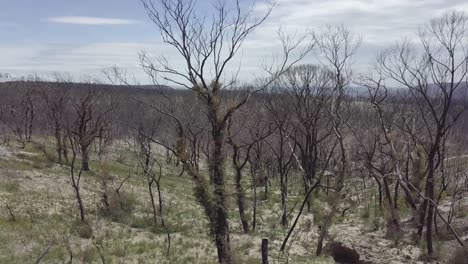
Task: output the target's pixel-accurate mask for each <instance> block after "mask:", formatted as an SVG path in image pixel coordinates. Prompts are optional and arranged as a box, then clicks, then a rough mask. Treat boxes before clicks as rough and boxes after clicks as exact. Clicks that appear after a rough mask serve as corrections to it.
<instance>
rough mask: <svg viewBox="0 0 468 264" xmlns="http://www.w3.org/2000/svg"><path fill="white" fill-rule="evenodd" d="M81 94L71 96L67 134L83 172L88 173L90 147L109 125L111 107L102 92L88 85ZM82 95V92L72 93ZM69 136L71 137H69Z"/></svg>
mask: <svg viewBox="0 0 468 264" xmlns="http://www.w3.org/2000/svg"><path fill="white" fill-rule="evenodd" d="M88 86H89V87H87V88H86V91H84V93H83V94H73V95H71V108H72V110H71V112H72V114H71V119H70V120H68V125H67V130H68V132H67V134H69V138H70V139H71V140H73V141H74V142H73V144H74V145H75V146H77V147H78V148H79V153H80V154H81V164H82V165H81V166H82V167H83V171H89V156H90V151H91V145H92V144H93V142H94V141H95V139H96V138H98V137H99V136H101V135H102V133H103V130H105V129H106V128H108V126H109V124H110V120H109V113H110V112H111V110H112V106H111V105H110V103H109V102H107V101H106V98H105V97H104V95H103V92H102V91H99V90H96V89H97V88H96V87H94V86H93V85H92V84H88ZM74 92H76V93H77V92H79V93H82V92H83V91H74ZM70 135H71V137H70Z"/></svg>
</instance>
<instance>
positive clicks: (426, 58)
mask: <svg viewBox="0 0 468 264" xmlns="http://www.w3.org/2000/svg"><path fill="white" fill-rule="evenodd" d="M467 23H468V19H467V16H466V15H465V14H464V13H460V12H456V11H451V12H447V13H445V14H444V15H443V16H441V17H439V18H435V19H432V20H431V21H430V22H429V23H428V24H426V25H425V26H424V27H422V28H421V30H420V32H419V37H420V41H421V46H422V48H423V53H422V54H421V55H419V54H417V52H416V51H415V49H414V48H412V47H411V45H410V44H409V43H408V42H403V43H402V44H399V45H397V46H395V47H394V48H392V49H390V50H388V51H386V52H384V53H383V54H382V55H381V56H380V57H379V66H380V69H381V70H382V72H383V73H384V74H385V76H386V77H388V78H390V79H392V80H393V81H396V82H397V83H399V84H400V85H403V86H404V87H406V88H407V89H408V91H409V93H410V95H411V96H412V98H413V99H414V103H415V104H416V106H417V108H418V113H419V117H420V118H421V120H423V123H424V130H425V131H424V133H422V134H419V135H415V137H416V140H417V141H418V142H419V143H420V145H421V146H422V147H423V148H424V151H425V153H426V155H427V162H426V183H425V188H424V197H425V198H424V200H423V202H422V204H421V210H420V217H419V230H418V233H419V235H420V236H421V235H422V228H423V226H424V223H425V226H426V240H427V253H428V254H429V255H430V256H432V255H433V254H434V246H433V242H432V239H433V238H432V236H433V219H434V214H435V211H437V210H436V208H435V205H434V203H433V202H431V201H434V200H435V188H436V176H437V175H438V171H439V169H440V165H441V162H442V160H443V159H444V152H443V151H442V149H443V146H444V144H445V140H444V139H445V138H446V135H447V134H448V133H450V130H451V128H452V127H453V125H454V124H455V122H456V121H457V119H458V117H459V116H460V115H461V111H460V110H457V109H454V107H453V100H454V96H455V95H456V91H457V89H458V88H459V87H460V84H461V83H462V82H463V81H465V80H466V76H467V71H468V67H467V63H468V54H467V50H468V49H467V45H468V44H467V43H468V42H467V31H466V28H467Z"/></svg>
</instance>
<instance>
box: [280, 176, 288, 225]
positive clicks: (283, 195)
mask: <svg viewBox="0 0 468 264" xmlns="http://www.w3.org/2000/svg"><path fill="white" fill-rule="evenodd" d="M280 181H281V224H282V225H283V226H287V225H288V218H287V216H288V212H287V208H286V203H287V199H288V179H287V176H286V175H285V173H283V172H282V173H281V175H280Z"/></svg>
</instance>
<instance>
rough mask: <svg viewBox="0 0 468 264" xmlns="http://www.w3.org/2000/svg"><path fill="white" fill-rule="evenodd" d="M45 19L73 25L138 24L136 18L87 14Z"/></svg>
mask: <svg viewBox="0 0 468 264" xmlns="http://www.w3.org/2000/svg"><path fill="white" fill-rule="evenodd" d="M47 21H49V22H52V23H60V24H75V25H130V24H138V23H140V21H138V20H129V19H119V18H104V17H87V16H59V17H49V18H47Z"/></svg>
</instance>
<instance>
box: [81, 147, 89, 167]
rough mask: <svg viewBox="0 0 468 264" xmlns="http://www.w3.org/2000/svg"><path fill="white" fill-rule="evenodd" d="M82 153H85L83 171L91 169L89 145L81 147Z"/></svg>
mask: <svg viewBox="0 0 468 264" xmlns="http://www.w3.org/2000/svg"><path fill="white" fill-rule="evenodd" d="M81 154H82V155H83V157H82V158H83V161H82V162H83V163H82V166H83V171H89V153H88V148H87V147H84V146H83V147H81Z"/></svg>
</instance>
